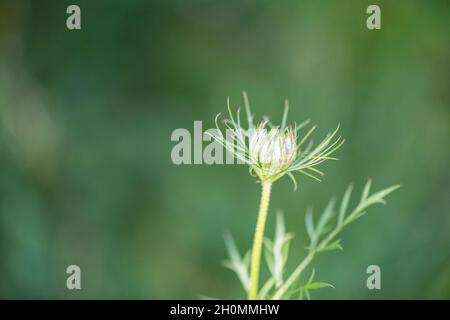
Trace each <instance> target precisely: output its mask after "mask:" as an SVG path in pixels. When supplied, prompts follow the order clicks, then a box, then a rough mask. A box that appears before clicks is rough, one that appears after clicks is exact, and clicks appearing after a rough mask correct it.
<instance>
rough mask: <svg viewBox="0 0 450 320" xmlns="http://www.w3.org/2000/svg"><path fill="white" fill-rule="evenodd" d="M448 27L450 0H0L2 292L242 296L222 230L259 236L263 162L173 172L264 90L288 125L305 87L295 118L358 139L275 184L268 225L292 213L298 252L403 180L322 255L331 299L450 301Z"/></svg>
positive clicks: (265, 109) (263, 103) (265, 110)
mask: <svg viewBox="0 0 450 320" xmlns="http://www.w3.org/2000/svg"><path fill="white" fill-rule="evenodd" d="M69 4H78V5H79V6H80V7H81V12H82V17H81V19H82V21H81V22H82V30H79V31H69V30H68V29H67V28H66V18H67V16H68V15H67V14H66V8H67V6H68V5H69ZM370 4H378V5H379V6H380V7H381V18H382V29H381V30H378V31H369V30H368V29H367V28H366V18H367V17H368V15H367V14H366V8H367V6H368V5H370ZM449 31H450V3H449V2H448V1H406V0H404V1H378V0H377V1H366V0H358V1H331V0H330V1H313V0H310V1H279V2H274V1H269V0H262V1H256V0H255V1H223V2H219V1H206V0H200V1H182V0H177V1H144V0H142V1H138V0H132V1H106V0H105V1H100V0H98V1H57V2H56V1H21V0H19V1H12V0H11V1H9V0H2V1H0V173H1V178H0V297H1V298H7V299H11V298H63V299H66V298H67V299H72V298H88V299H91V298H138V299H172V298H194V299H195V298H198V297H200V296H202V295H206V296H212V297H218V298H243V297H244V294H243V291H242V290H241V288H240V285H239V283H238V280H237V279H236V278H235V276H234V274H233V273H232V272H231V271H229V270H227V269H225V268H223V267H221V265H220V263H221V261H222V260H223V259H225V258H226V256H227V253H226V251H225V248H224V244H223V238H222V235H223V233H224V232H225V231H230V232H231V233H232V234H233V235H234V237H235V239H236V242H237V244H238V246H239V248H240V250H241V251H244V250H247V249H248V248H249V247H250V245H251V241H252V238H253V232H254V225H255V219H256V213H257V208H258V201H259V192H260V189H259V186H258V185H257V184H256V183H255V179H254V178H252V177H250V176H249V175H248V171H247V168H245V167H244V166H233V165H212V166H207V165H181V166H176V165H174V164H173V163H172V162H171V158H170V153H171V149H172V147H173V146H174V145H175V144H176V143H174V142H171V141H170V136H171V133H172V131H173V130H174V129H176V128H187V129H189V130H190V131H192V130H193V121H194V120H201V121H203V126H204V129H206V128H210V127H213V120H214V116H215V115H216V114H217V113H219V112H224V111H226V104H225V102H226V98H227V96H230V98H231V102H232V105H233V106H235V107H237V106H239V105H241V106H242V98H241V91H242V90H243V89H245V90H247V92H248V94H249V97H250V102H251V105H252V109H253V112H254V113H255V114H257V115H259V116H263V115H270V116H271V117H272V118H273V119H274V121H276V122H277V121H279V120H280V118H281V113H282V106H283V101H284V99H285V98H288V99H289V100H290V104H291V113H290V118H289V119H290V121H292V122H293V121H296V122H297V123H298V122H301V121H302V120H304V119H307V118H311V119H312V121H313V122H314V123H316V124H318V126H319V130H318V132H317V133H316V134H317V135H316V137H317V138H316V139H319V138H320V137H321V136H323V135H324V134H325V133H326V132H327V131H329V130H331V129H333V128H334V127H335V125H336V124H337V123H340V124H341V128H342V133H343V135H344V136H345V138H346V140H347V141H346V144H345V145H344V147H343V148H342V149H341V150H339V151H338V157H339V158H340V159H341V160H340V161H338V162H332V163H326V164H324V165H323V166H322V169H323V170H324V171H325V172H326V176H325V178H324V180H323V182H321V183H318V182H315V181H313V180H311V179H309V178H307V177H303V176H302V177H300V179H299V183H300V185H299V190H298V191H296V192H293V191H292V183H291V182H290V181H289V179H287V178H284V179H283V180H282V181H280V182H279V183H277V184H276V185H275V187H274V191H273V196H272V199H271V211H270V216H269V220H268V225H267V231H268V235H272V233H273V226H274V214H273V213H274V211H275V210H276V209H283V211H284V212H285V216H286V220H287V228H288V230H289V231H292V232H294V233H295V234H296V238H295V240H294V245H293V247H292V249H291V260H290V262H291V263H293V264H294V263H295V262H296V261H298V260H299V259H300V258H301V257H302V256H303V255H304V254H305V252H306V251H305V250H304V247H305V245H306V236H305V231H304V230H305V229H304V225H303V219H304V213H305V210H306V209H307V208H308V207H313V208H315V210H316V212H317V211H319V210H321V209H322V208H323V207H324V205H325V204H326V202H327V201H328V199H329V198H330V197H331V196H333V195H339V196H341V195H342V193H343V191H344V189H345V187H346V186H347V185H348V184H349V183H350V182H354V183H355V188H356V191H358V192H359V191H360V190H361V189H362V187H363V185H364V183H365V181H366V180H367V178H369V177H371V178H372V179H373V186H374V190H377V189H381V188H384V187H387V186H389V185H393V184H396V183H401V184H402V185H403V187H402V189H400V190H399V191H396V192H395V193H393V194H392V195H390V196H389V197H388V205H387V206H376V207H374V208H372V210H370V212H369V214H368V215H367V216H365V217H364V218H363V219H361V220H360V221H358V222H357V223H355V224H354V225H352V226H350V227H349V229H347V230H346V231H345V232H344V233H343V246H344V250H343V251H342V252H332V253H328V254H323V255H321V256H320V257H319V258H318V260H317V261H316V263H315V267H316V273H317V279H319V280H321V281H326V282H330V283H332V284H334V286H335V289H323V290H321V291H317V292H314V293H313V298H323V299H346V298H350V299H381V298H385V299H411V298H412V299H428V298H440V299H449V298H450V199H449V194H450V171H449V164H450V150H449V145H450V126H449V124H450V90H449V89H450V59H449V58H450V41H449V39H450V32H449ZM70 264H77V265H79V266H80V267H81V270H82V290H81V291H76V290H74V291H69V290H67V288H66V278H67V274H66V273H65V271H66V267H67V266H68V265H70ZM371 264H376V265H379V266H380V267H381V272H382V280H381V281H382V290H379V291H376V290H374V291H369V290H368V289H367V288H366V278H367V274H366V268H367V266H368V265H371ZM293 266H294V265H292V266H291V267H293Z"/></svg>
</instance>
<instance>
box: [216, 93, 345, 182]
mask: <svg viewBox="0 0 450 320" xmlns="http://www.w3.org/2000/svg"><path fill="white" fill-rule="evenodd" d="M243 95H244V104H245V111H246V114H247V121H248V128H247V129H244V128H243V127H242V125H241V120H240V109H238V111H237V114H236V119H235V118H234V117H233V114H232V112H231V109H230V103H229V99H228V100H227V105H228V113H229V116H230V118H229V119H225V120H223V123H224V124H225V126H226V128H227V135H226V137H227V138H225V137H224V135H223V134H222V131H221V130H220V128H219V125H218V119H219V117H220V113H219V114H218V115H217V116H216V127H217V134H216V135H211V136H212V137H213V138H214V139H215V140H216V141H218V142H219V143H220V144H221V145H222V146H224V147H225V148H226V149H227V150H228V151H229V152H231V154H232V155H233V156H234V157H235V158H237V159H238V160H239V161H240V162H242V163H245V164H248V165H249V170H250V173H251V174H252V175H254V176H256V177H257V178H258V179H259V180H260V181H262V182H266V181H268V182H275V181H276V180H278V179H279V178H281V177H282V176H284V175H285V174H286V175H288V176H289V177H290V178H291V179H292V181H293V182H294V185H295V188H296V186H297V183H296V180H295V178H294V176H293V174H292V173H293V172H300V173H302V174H304V175H307V176H309V177H311V178H313V179H316V180H319V181H320V177H321V176H323V173H322V172H321V171H320V170H318V169H317V168H316V166H317V165H319V164H320V163H322V162H324V161H325V160H337V159H336V158H334V157H331V155H332V153H333V152H334V151H336V150H337V149H338V148H339V147H340V146H342V144H343V143H344V140H343V139H341V137H337V138H335V136H336V134H337V132H338V130H339V126H338V127H337V128H336V130H334V132H332V133H329V134H328V135H327V136H326V137H325V138H324V139H323V140H322V142H320V143H319V144H318V145H316V146H314V145H313V143H312V141H309V142H308V143H307V144H306V147H304V148H303V146H304V144H305V143H306V142H307V140H308V138H309V137H310V135H311V134H312V132H313V131H314V130H315V128H316V127H315V126H313V127H312V128H311V129H310V130H309V131H307V132H306V134H305V135H304V136H303V137H302V138H301V139H299V138H298V133H299V131H300V130H301V129H302V128H304V127H305V126H306V125H307V124H308V123H309V120H307V121H305V122H303V123H301V124H300V125H297V124H294V125H293V126H286V121H287V114H288V109H289V106H288V103H287V101H286V104H285V109H284V114H283V119H282V122H281V125H279V126H275V125H273V124H272V123H271V122H270V121H269V119H265V120H264V121H263V122H261V123H260V124H259V125H258V126H255V125H254V124H253V115H252V114H251V112H250V106H249V103H248V98H247V94H246V93H245V92H244V93H243ZM230 139H231V140H232V141H229V140H230Z"/></svg>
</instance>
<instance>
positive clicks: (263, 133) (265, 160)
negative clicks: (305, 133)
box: [249, 122, 297, 181]
mask: <svg viewBox="0 0 450 320" xmlns="http://www.w3.org/2000/svg"><path fill="white" fill-rule="evenodd" d="M249 154H250V160H251V161H252V162H251V163H250V167H251V169H252V170H253V172H254V173H255V174H256V175H257V176H258V178H259V179H260V180H262V181H265V180H276V179H278V178H279V177H278V176H279V175H283V174H284V173H285V172H286V170H287V169H288V168H289V166H290V165H291V164H292V163H293V162H294V160H295V158H296V157H297V132H296V131H295V130H294V129H293V128H290V127H289V128H284V129H280V128H272V129H267V128H265V123H264V122H263V123H261V124H260V125H259V126H258V128H257V129H255V130H254V131H253V132H252V133H251V135H250V136H249Z"/></svg>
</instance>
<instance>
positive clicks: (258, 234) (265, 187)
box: [248, 181, 272, 300]
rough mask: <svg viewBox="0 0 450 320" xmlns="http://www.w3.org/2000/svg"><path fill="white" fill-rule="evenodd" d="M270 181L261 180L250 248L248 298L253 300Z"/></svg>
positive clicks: (254, 297)
mask: <svg viewBox="0 0 450 320" xmlns="http://www.w3.org/2000/svg"><path fill="white" fill-rule="evenodd" d="M271 187H272V183H271V182H268V181H267V182H262V193H261V202H260V205H259V213H258V221H257V222H256V229H255V239H254V241H253V248H252V262H251V269H250V288H249V290H248V299H249V300H255V299H256V297H257V294H258V281H259V267H260V262H261V249H262V243H263V239H264V227H265V224H266V217H267V211H268V209H269V200H270V189H271Z"/></svg>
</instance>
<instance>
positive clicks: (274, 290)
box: [225, 180, 400, 299]
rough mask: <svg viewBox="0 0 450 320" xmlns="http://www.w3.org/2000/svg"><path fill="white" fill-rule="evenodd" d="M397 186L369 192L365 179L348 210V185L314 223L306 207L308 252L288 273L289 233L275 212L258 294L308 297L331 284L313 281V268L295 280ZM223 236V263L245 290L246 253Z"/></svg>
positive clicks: (262, 295) (339, 247) (263, 297)
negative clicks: (265, 274)
mask: <svg viewBox="0 0 450 320" xmlns="http://www.w3.org/2000/svg"><path fill="white" fill-rule="evenodd" d="M399 187H400V186H399V185H395V186H392V187H389V188H386V189H383V190H380V191H377V192H375V193H372V194H370V188H371V181H370V180H369V181H368V182H367V183H366V185H365V187H364V189H363V192H362V195H361V198H360V200H359V202H358V204H357V205H356V206H355V207H354V208H353V209H352V210H349V203H350V198H351V194H352V189H353V187H352V185H350V186H349V187H348V188H347V190H346V191H345V193H344V195H343V197H342V200H341V202H340V206H339V208H338V209H337V208H336V200H335V198H332V199H331V200H330V202H329V203H328V205H327V206H326V207H325V209H324V210H323V212H322V214H321V215H320V217H319V219H318V222H317V223H314V219H313V212H312V210H311V209H309V210H308V211H307V212H306V215H305V226H306V232H307V234H308V237H309V246H308V247H307V250H308V253H307V255H306V256H305V258H304V259H303V260H302V261H301V262H300V263H299V264H298V266H297V267H296V268H295V269H294V270H293V271H292V273H291V274H290V275H289V276H288V277H285V276H284V275H285V272H286V270H285V267H286V262H287V260H288V255H289V245H290V242H291V240H292V238H293V234H292V233H287V232H286V229H285V223H284V219H283V215H282V213H281V212H278V213H277V215H276V226H275V234H274V238H273V240H270V239H269V238H265V239H264V247H265V251H264V252H265V259H266V263H267V267H268V269H269V271H270V277H269V278H268V279H267V280H266V282H265V283H264V285H263V286H262V287H261V289H260V291H259V293H258V298H260V299H296V298H298V299H304V298H306V299H311V294H310V291H312V290H318V289H322V288H328V287H333V286H332V285H331V284H329V283H326V282H322V281H314V276H315V271H314V269H313V271H312V274H311V276H310V277H309V278H308V280H307V281H306V282H305V283H303V284H301V283H300V285H299V284H298V280H299V279H300V278H301V275H302V273H303V272H304V270H305V269H306V267H307V266H308V265H310V264H311V263H312V262H313V260H314V258H315V257H316V256H317V255H318V254H320V253H323V252H328V251H334V250H342V245H341V239H336V238H337V236H338V235H339V234H340V232H341V231H342V230H343V229H344V228H345V227H346V226H348V225H349V224H350V223H352V222H354V221H356V220H357V219H359V218H360V217H362V216H363V215H364V214H365V213H366V209H368V208H369V207H370V206H372V205H374V204H377V203H381V204H385V203H386V202H385V197H386V196H387V195H388V194H390V193H391V192H393V191H394V190H396V189H398V188H399ZM225 240H226V241H225V242H226V244H227V249H228V252H229V256H230V260H228V261H226V262H225V266H227V267H228V268H229V269H231V270H233V271H234V272H235V273H236V275H237V276H238V278H239V280H240V281H241V283H242V284H243V287H244V289H245V290H246V291H247V290H248V288H249V282H248V281H249V280H248V279H249V275H248V270H249V256H250V254H249V253H247V254H246V255H245V256H244V257H243V258H241V256H240V255H239V253H238V251H237V249H236V245H235V244H234V241H233V240H232V238H231V236H230V235H227V236H226V238H225Z"/></svg>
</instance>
